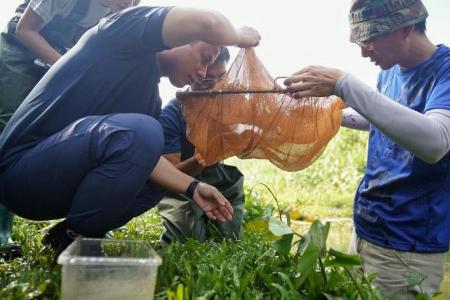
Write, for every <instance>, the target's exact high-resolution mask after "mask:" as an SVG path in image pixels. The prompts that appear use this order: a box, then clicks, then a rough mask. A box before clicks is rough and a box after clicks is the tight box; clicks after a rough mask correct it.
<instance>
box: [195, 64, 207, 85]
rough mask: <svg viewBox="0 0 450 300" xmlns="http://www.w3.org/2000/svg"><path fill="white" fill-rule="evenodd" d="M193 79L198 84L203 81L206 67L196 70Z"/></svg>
mask: <svg viewBox="0 0 450 300" xmlns="http://www.w3.org/2000/svg"><path fill="white" fill-rule="evenodd" d="M195 77H196V79H197V80H198V82H201V81H203V79H205V77H206V67H200V68H199V69H197V72H196V74H195Z"/></svg>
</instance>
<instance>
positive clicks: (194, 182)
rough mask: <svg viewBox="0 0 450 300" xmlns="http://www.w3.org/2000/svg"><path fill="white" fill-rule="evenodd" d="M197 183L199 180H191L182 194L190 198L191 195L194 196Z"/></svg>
mask: <svg viewBox="0 0 450 300" xmlns="http://www.w3.org/2000/svg"><path fill="white" fill-rule="evenodd" d="M199 183H200V181H199V180H197V179H194V180H192V182H191V183H190V184H189V186H188V188H187V189H186V192H184V195H185V196H186V197H188V198H190V199H192V197H194V192H195V189H196V188H197V185H198V184H199Z"/></svg>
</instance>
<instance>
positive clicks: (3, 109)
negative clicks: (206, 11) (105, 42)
mask: <svg viewBox="0 0 450 300" xmlns="http://www.w3.org/2000/svg"><path fill="white" fill-rule="evenodd" d="M133 4H134V3H133V1H132V0H102V1H100V0H99V1H77V0H47V1H41V0H24V2H23V3H22V4H21V5H19V6H18V7H17V9H16V11H15V15H14V17H13V18H12V19H11V20H10V21H9V22H8V24H7V26H6V30H5V31H4V32H2V33H1V34H0V133H1V131H3V128H4V127H5V125H6V123H7V121H8V120H9V118H10V117H11V116H12V114H13V113H14V111H15V110H16V109H17V107H19V105H20V103H22V101H23V100H24V99H25V97H26V96H27V95H28V94H29V93H30V91H31V89H33V87H34V86H35V85H36V83H37V82H38V81H39V80H40V79H41V78H42V76H43V75H44V74H45V72H46V71H47V69H48V66H49V65H52V64H54V63H55V62H56V61H57V60H58V59H59V58H60V57H61V55H63V54H64V53H65V52H66V51H67V49H69V48H71V47H72V46H73V45H74V44H75V43H76V42H77V40H78V39H79V38H80V36H81V35H82V34H83V33H84V32H85V31H87V30H88V29H89V28H90V27H92V26H94V25H95V24H96V23H98V21H99V20H100V19H101V18H103V17H104V16H106V15H107V14H109V13H111V12H117V11H120V10H122V9H124V8H127V7H129V6H131V5H133ZM12 221H13V215H12V214H11V213H10V212H9V211H8V210H6V208H5V207H4V206H3V205H2V204H0V246H2V245H4V244H6V246H5V247H0V256H3V257H8V256H9V257H14V256H16V255H17V254H20V248H19V247H18V245H17V244H15V243H12V240H11V228H12Z"/></svg>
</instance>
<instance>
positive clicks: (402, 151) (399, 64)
mask: <svg viewBox="0 0 450 300" xmlns="http://www.w3.org/2000/svg"><path fill="white" fill-rule="evenodd" d="M427 17H428V13H427V10H426V8H425V7H424V5H423V3H422V1H420V0H409V1H405V0H386V1H375V0H372V1H370V0H357V1H353V3H352V5H351V10H350V26H351V36H350V40H351V42H354V43H356V44H358V45H359V46H360V48H361V55H362V56H363V57H368V58H370V60H371V61H372V62H373V63H375V64H376V65H378V66H379V67H380V68H381V72H380V74H379V77H378V83H377V88H376V89H374V88H371V87H369V86H367V85H366V84H364V83H362V82H361V81H359V80H358V79H357V78H355V77H354V76H352V75H351V74H350V73H345V72H343V71H341V70H338V69H333V68H328V67H322V66H310V67H307V68H304V69H303V70H300V71H298V72H296V73H294V74H293V75H292V76H290V77H289V78H287V79H286V81H285V84H286V85H288V88H287V89H288V90H289V92H291V93H292V94H293V95H294V96H295V97H297V98H299V97H309V96H329V95H337V96H339V97H341V98H342V99H344V100H345V102H346V103H347V105H348V106H349V107H350V108H352V109H353V111H349V112H346V113H344V119H343V125H346V126H348V127H352V128H359V129H367V130H369V131H370V135H369V150H368V157H367V166H366V171H365V175H364V177H363V179H362V181H361V183H360V185H359V187H358V189H357V191H356V196H355V204H354V224H355V230H356V234H357V251H358V253H359V254H360V255H361V257H362V262H363V270H364V272H365V273H366V274H371V273H377V277H376V279H375V280H374V281H373V284H374V285H376V286H378V287H380V289H381V291H382V293H383V294H384V295H385V296H386V297H389V298H392V297H396V299H415V297H416V295H417V294H418V293H419V291H420V290H419V287H418V286H414V287H411V286H409V285H408V284H407V281H406V279H405V275H406V274H407V273H408V272H418V273H421V274H424V275H425V276H426V279H425V280H424V281H423V282H422V284H421V288H422V290H423V291H424V292H426V293H427V294H429V295H431V294H433V293H435V292H437V291H438V290H439V287H440V284H441V282H442V279H443V275H444V268H445V257H446V253H447V251H448V249H449V241H450V201H449V199H450V189H449V186H450V155H449V154H448V151H449V149H450V143H449V141H450V49H449V48H448V47H447V46H445V45H434V44H433V43H432V42H431V41H430V40H429V39H428V37H427V35H426V32H425V29H426V25H425V20H426V18H427Z"/></svg>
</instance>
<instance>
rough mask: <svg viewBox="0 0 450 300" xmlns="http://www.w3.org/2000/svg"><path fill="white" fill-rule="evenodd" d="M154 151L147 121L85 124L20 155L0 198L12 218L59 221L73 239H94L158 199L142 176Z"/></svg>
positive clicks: (154, 126)
mask: <svg viewBox="0 0 450 300" xmlns="http://www.w3.org/2000/svg"><path fill="white" fill-rule="evenodd" d="M162 149H163V134H162V129H161V126H160V125H159V123H158V122H157V121H156V120H155V119H153V118H152V117H149V116H146V115H141V114H115V115H109V116H91V117H86V118H83V119H80V120H78V121H76V122H73V123H72V124H70V125H69V126H67V127H66V128H64V129H63V130H62V131H60V132H58V133H56V134H54V135H52V136H50V137H48V138H46V139H44V140H43V141H41V142H40V143H39V144H37V145H36V146H35V147H33V148H31V149H28V150H25V151H22V152H21V153H20V154H19V156H20V158H19V159H18V160H17V161H16V163H14V164H13V165H12V166H10V167H9V168H8V169H7V170H6V171H5V172H4V173H3V174H1V175H0V191H2V192H3V193H2V195H1V196H0V197H1V200H2V201H3V202H4V204H5V205H6V207H8V208H9V209H10V210H11V211H12V212H14V213H15V214H17V215H19V216H22V217H25V218H28V219H32V220H49V219H57V218H66V222H67V224H68V226H69V228H71V229H72V230H74V231H75V232H77V233H80V234H82V235H85V236H92V237H94V236H102V235H103V234H104V233H106V232H107V231H108V230H111V229H114V228H117V227H120V226H122V225H124V224H126V223H127V222H128V221H129V220H130V219H132V218H133V217H135V216H137V215H139V214H142V213H143V212H145V211H147V210H148V209H150V208H151V207H153V206H155V205H156V204H157V203H158V202H159V201H160V200H161V198H162V196H163V191H162V189H160V188H159V187H157V186H154V185H151V184H150V183H149V182H148V176H149V174H150V173H151V171H152V170H153V168H154V167H155V165H156V163H157V162H158V160H159V158H160V156H161V152H162Z"/></svg>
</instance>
